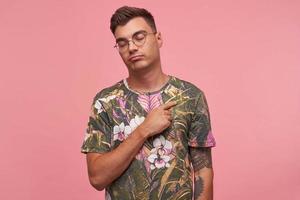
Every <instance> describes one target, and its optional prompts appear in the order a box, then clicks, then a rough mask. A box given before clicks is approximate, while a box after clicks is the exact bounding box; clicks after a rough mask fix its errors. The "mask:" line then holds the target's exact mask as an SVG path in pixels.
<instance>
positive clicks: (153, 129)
mask: <svg viewBox="0 0 300 200" xmlns="http://www.w3.org/2000/svg"><path fill="white" fill-rule="evenodd" d="M141 30H143V31H146V32H148V33H151V32H154V30H152V28H151V27H150V26H149V25H148V24H147V22H146V21H145V20H144V19H143V18H141V17H136V18H133V19H131V20H130V21H129V22H128V23H127V24H125V25H123V26H118V27H117V28H116V31H115V34H114V36H115V38H116V40H118V39H120V38H125V39H127V40H130V39H131V37H132V35H133V34H134V33H136V32H138V31H141ZM162 45H163V40H162V36H161V33H160V32H158V33H156V34H149V35H147V39H146V42H145V44H144V45H143V46H141V47H137V46H136V45H135V44H133V42H129V46H128V50H127V51H125V52H122V53H120V56H121V58H122V60H123V62H124V64H125V65H126V66H127V69H128V73H129V77H128V78H127V82H128V85H129V86H130V88H131V89H134V90H136V91H139V92H152V91H157V90H159V89H160V88H161V87H162V86H163V85H164V84H165V83H166V82H167V81H168V79H169V77H168V76H167V75H166V74H165V73H163V71H162V67H161V61H160V51H159V49H160V48H161V47H162ZM136 55H139V58H138V59H136V60H131V59H130V58H131V57H133V56H136ZM175 105H176V102H169V103H166V104H163V105H161V106H160V107H158V108H155V109H153V110H152V111H150V112H149V113H148V115H147V116H146V119H145V120H144V122H143V123H142V124H141V125H140V126H138V127H137V128H136V129H135V130H134V131H133V132H132V133H131V134H130V136H129V137H128V138H127V139H126V140H124V141H123V142H122V143H121V144H120V145H119V146H118V147H117V148H116V149H114V150H113V151H110V152H108V153H102V154H99V153H88V154H87V166H88V174H89V180H90V183H91V185H92V186H93V187H94V188H96V189H97V190H103V189H104V188H106V187H107V186H109V185H110V184H111V183H112V182H113V181H114V180H115V179H117V178H118V177H119V176H120V175H121V174H122V173H123V172H124V171H125V170H126V169H127V167H128V166H129V165H130V163H131V162H132V160H133V159H134V157H135V155H136V154H137V153H138V152H139V150H140V148H141V147H142V146H143V144H144V142H145V141H146V140H147V138H149V137H151V136H154V135H157V134H159V133H161V132H162V131H163V130H165V129H166V128H168V127H169V126H170V124H171V122H172V116H171V109H172V108H173V107H174V106H175ZM190 154H191V160H192V163H193V166H194V169H195V170H194V174H195V178H194V179H195V190H194V191H195V197H196V198H195V199H201V200H205V199H212V167H210V166H211V164H209V163H211V157H210V156H211V154H210V153H208V152H207V151H204V150H203V149H199V148H197V149H196V148H192V149H191V151H190ZM196 195H197V196H196Z"/></svg>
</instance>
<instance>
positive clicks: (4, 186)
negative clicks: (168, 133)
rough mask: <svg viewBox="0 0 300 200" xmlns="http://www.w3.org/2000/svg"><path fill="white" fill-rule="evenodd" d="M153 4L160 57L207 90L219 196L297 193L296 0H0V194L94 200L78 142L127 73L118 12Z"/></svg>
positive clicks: (245, 199)
mask: <svg viewBox="0 0 300 200" xmlns="http://www.w3.org/2000/svg"><path fill="white" fill-rule="evenodd" d="M124 4H128V5H134V6H140V7H146V8H148V9H149V10H150V11H151V12H152V13H153V14H154V16H155V18H156V21H157V26H158V29H159V30H160V31H161V32H162V34H163V37H164V45H163V48H162V52H161V53H162V60H163V68H164V69H165V72H167V73H168V74H172V75H175V76H178V77H180V78H183V79H185V80H189V81H191V82H193V83H195V84H196V85H197V86H199V87H200V88H201V89H202V90H203V91H204V92H205V94H206V97H207V100H208V103H209V107H210V112H211V121H212V127H213V132H214V135H215V137H216V139H217V147H216V148H215V149H214V150H213V162H214V169H215V182H214V183H215V189H214V190H215V199H217V200H252V199H272V200H283V199H287V200H296V199H300V156H299V152H300V120H299V119H300V87H299V85H300V12H299V9H300V2H299V1H297V0H273V1H269V0H260V1H252V0H248V1H240V0H235V1H222V0H216V1H208V0H200V1H198V0H193V1H141V0H136V1H124V0H119V1H116V0H114V1H110V2H109V3H108V1H106V2H105V3H104V1H96V0H89V1H78V0H77V1H75V0H60V1H58V0H56V1H54V0H51V1H50V0H48V1H46V0H44V1H40V0H26V1H17V0H1V1H0V67H1V73H0V74H1V75H0V76H1V77H0V89H1V102H0V112H1V117H0V124H1V126H0V131H1V135H2V137H1V140H0V141H1V148H0V149H1V152H0V153H1V157H2V158H1V165H0V177H1V183H0V199H8V200H17V199H22V200H37V199H44V200H50V199H51V200H53V199H70V200H83V199H90V200H93V199H94V200H100V199H103V193H102V192H98V191H96V190H94V189H93V188H92V187H91V186H90V185H89V182H88V177H87V170H86V163H85V156H84V155H83V154H81V153H80V146H81V143H82V140H83V136H84V132H85V128H86V124H87V119H88V114H89V108H90V104H91V101H92V98H93V97H94V95H95V94H96V92H97V91H99V90H100V89H101V88H103V87H107V86H110V85H112V84H113V83H115V82H116V81H119V80H120V79H121V78H124V77H126V76H127V70H126V67H125V66H124V64H123V63H122V60H121V58H120V57H119V55H118V53H117V52H116V51H115V49H113V48H112V47H113V45H114V38H113V36H112V34H111V33H110V30H109V19H110V16H111V14H112V13H113V11H114V10H115V9H116V8H118V7H120V6H122V5H124Z"/></svg>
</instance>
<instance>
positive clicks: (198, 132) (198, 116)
mask: <svg viewBox="0 0 300 200" xmlns="http://www.w3.org/2000/svg"><path fill="white" fill-rule="evenodd" d="M188 134H189V135H188V144H189V146H190V147H214V146H215V145H216V142H215V138H214V136H213V134H212V131H211V124H210V114H209V110H208V105H207V101H206V98H205V95H204V93H203V92H202V91H200V94H199V96H198V97H197V100H196V104H195V109H194V110H193V116H192V120H191V125H190V129H189V133H188Z"/></svg>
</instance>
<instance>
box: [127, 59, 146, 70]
mask: <svg viewBox="0 0 300 200" xmlns="http://www.w3.org/2000/svg"><path fill="white" fill-rule="evenodd" d="M148 67H149V65H147V63H145V62H143V61H138V62H135V63H131V64H130V65H129V68H130V69H131V70H133V71H136V70H143V69H146V68H148Z"/></svg>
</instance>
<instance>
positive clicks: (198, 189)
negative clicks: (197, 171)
mask: <svg viewBox="0 0 300 200" xmlns="http://www.w3.org/2000/svg"><path fill="white" fill-rule="evenodd" d="M203 188H204V182H203V179H202V178H201V177H200V176H198V177H196V179H195V191H194V199H195V200H196V199H198V197H200V196H201V194H202V192H203Z"/></svg>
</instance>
